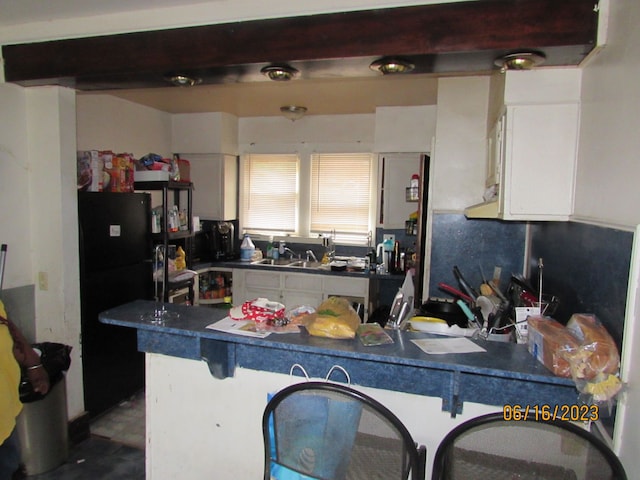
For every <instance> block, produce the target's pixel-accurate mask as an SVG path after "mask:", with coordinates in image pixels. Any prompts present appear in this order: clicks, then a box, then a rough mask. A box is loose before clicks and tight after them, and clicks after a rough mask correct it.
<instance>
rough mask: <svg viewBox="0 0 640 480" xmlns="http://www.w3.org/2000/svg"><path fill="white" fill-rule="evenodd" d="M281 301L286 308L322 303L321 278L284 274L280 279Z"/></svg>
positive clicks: (310, 275) (313, 305) (317, 276)
mask: <svg viewBox="0 0 640 480" xmlns="http://www.w3.org/2000/svg"><path fill="white" fill-rule="evenodd" d="M282 286H283V289H282V299H283V303H284V304H285V305H286V306H287V308H293V307H298V306H300V305H308V306H310V307H314V308H316V307H317V306H318V305H320V304H321V303H322V277H321V276H320V275H313V274H296V273H285V274H284V275H283V278H282Z"/></svg>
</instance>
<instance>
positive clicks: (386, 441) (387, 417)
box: [262, 382, 426, 480]
mask: <svg viewBox="0 0 640 480" xmlns="http://www.w3.org/2000/svg"><path fill="white" fill-rule="evenodd" d="M262 432H263V437H264V446H265V457H264V458H265V460H264V479H265V480H293V479H295V480H306V479H314V480H315V479H321V480H342V479H347V480H358V479H362V480H375V479H380V480H382V479H384V480H393V479H398V480H400V479H402V480H407V479H409V478H411V480H423V479H424V474H425V460H426V448H425V447H424V446H417V445H416V443H415V442H414V441H413V438H412V437H411V434H410V433H409V431H408V430H407V429H406V427H405V426H404V425H403V424H402V422H401V421H400V420H399V419H398V418H397V417H396V416H395V415H394V414H393V413H392V412H391V411H390V410H389V409H388V408H386V407H385V406H384V405H382V404H381V403H379V402H378V401H376V400H374V399H373V398H371V397H369V396H367V395H365V394H364V393H362V392H359V391H357V390H355V389H353V388H351V387H348V386H346V385H341V384H335V383H330V382H303V383H298V384H295V385H291V386H289V387H286V388H284V389H283V390H280V391H279V392H278V393H276V394H275V395H274V396H273V397H272V398H271V400H270V401H269V402H268V403H267V406H266V408H265V411H264V414H263V417H262ZM409 475H411V477H409Z"/></svg>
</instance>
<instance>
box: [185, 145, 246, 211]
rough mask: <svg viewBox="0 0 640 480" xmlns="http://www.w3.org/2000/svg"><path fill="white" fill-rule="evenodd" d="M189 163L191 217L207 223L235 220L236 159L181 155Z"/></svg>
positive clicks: (221, 155) (232, 157)
mask: <svg viewBox="0 0 640 480" xmlns="http://www.w3.org/2000/svg"><path fill="white" fill-rule="evenodd" d="M178 153H179V154H180V156H181V157H182V158H184V159H186V160H189V162H190V164H191V180H192V181H193V214H194V215H197V216H199V217H200V218H202V219H207V220H233V219H235V218H238V208H237V204H238V200H237V196H238V160H237V157H236V156H234V155H227V154H221V153H213V154H206V155H205V154H182V153H180V152H178Z"/></svg>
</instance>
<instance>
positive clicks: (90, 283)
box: [81, 263, 152, 417]
mask: <svg viewBox="0 0 640 480" xmlns="http://www.w3.org/2000/svg"><path fill="white" fill-rule="evenodd" d="M150 278H151V264H150V263H138V264H135V265H128V266H125V267H120V268H117V269H112V270H102V271H99V272H94V273H91V274H88V275H85V277H84V278H83V281H82V285H81V295H82V367H83V385H84V402H85V409H86V410H87V411H88V412H89V415H90V416H91V417H95V416H96V415H98V414H100V413H102V412H104V411H105V410H107V409H109V408H110V407H113V406H115V405H117V404H118V403H120V402H121V401H122V400H124V399H127V398H129V397H131V396H132V395H134V394H135V393H137V392H138V391H140V390H141V389H142V388H143V387H144V354H143V353H141V352H139V351H138V345H137V333H136V331H135V330H134V329H131V328H125V327H118V326H116V325H106V324H103V323H100V322H99V321H98V314H99V313H100V312H102V311H104V310H106V309H108V308H112V307H114V306H117V305H122V304H124V303H127V302H130V301H133V300H136V299H139V298H150V296H151V290H152V284H151V282H150V281H148V279H150ZM140 279H142V280H145V281H141V280H140Z"/></svg>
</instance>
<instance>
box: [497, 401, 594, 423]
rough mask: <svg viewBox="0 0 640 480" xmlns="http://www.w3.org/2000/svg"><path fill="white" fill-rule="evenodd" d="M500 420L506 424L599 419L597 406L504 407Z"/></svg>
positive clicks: (592, 420) (591, 420)
mask: <svg viewBox="0 0 640 480" xmlns="http://www.w3.org/2000/svg"><path fill="white" fill-rule="evenodd" d="M502 418H503V419H504V420H505V421H507V422H524V421H527V420H535V421H544V422H547V421H556V420H559V421H565V422H595V421H597V420H598V419H599V418H600V408H599V406H598V405H566V404H561V405H517V404H515V405H504V406H503V407H502Z"/></svg>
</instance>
